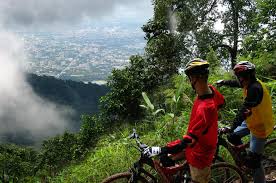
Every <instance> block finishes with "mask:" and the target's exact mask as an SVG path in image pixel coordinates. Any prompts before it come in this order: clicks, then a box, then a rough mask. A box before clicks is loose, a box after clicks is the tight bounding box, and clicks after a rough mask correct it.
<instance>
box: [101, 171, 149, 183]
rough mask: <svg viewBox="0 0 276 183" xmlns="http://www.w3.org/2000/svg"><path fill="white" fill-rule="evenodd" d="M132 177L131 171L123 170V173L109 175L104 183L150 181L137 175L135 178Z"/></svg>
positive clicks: (141, 182)
mask: <svg viewBox="0 0 276 183" xmlns="http://www.w3.org/2000/svg"><path fill="white" fill-rule="evenodd" d="M131 179H132V173H131V172H122V173H117V174H114V175H111V176H109V177H107V178H106V179H105V180H103V181H102V183H131V182H137V183H148V181H147V180H146V179H145V178H144V177H141V176H138V177H135V180H131Z"/></svg>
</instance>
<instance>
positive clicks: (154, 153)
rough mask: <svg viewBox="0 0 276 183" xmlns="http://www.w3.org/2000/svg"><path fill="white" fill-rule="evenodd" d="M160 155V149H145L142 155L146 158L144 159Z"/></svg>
mask: <svg viewBox="0 0 276 183" xmlns="http://www.w3.org/2000/svg"><path fill="white" fill-rule="evenodd" d="M160 153H161V147H147V148H146V149H145V150H144V152H143V154H144V155H145V156H146V157H149V158H150V157H153V156H157V155H159V154H160Z"/></svg>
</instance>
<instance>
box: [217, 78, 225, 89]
mask: <svg viewBox="0 0 276 183" xmlns="http://www.w3.org/2000/svg"><path fill="white" fill-rule="evenodd" d="M223 82H224V80H222V79H221V80H218V81H217V82H216V85H217V86H218V87H221V86H222V85H223V84H224V83H223Z"/></svg>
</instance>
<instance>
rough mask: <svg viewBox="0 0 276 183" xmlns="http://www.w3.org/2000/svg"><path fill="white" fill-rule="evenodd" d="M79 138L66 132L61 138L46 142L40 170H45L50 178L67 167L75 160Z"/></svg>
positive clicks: (43, 146) (57, 137)
mask: <svg viewBox="0 0 276 183" xmlns="http://www.w3.org/2000/svg"><path fill="white" fill-rule="evenodd" d="M76 143H77V137H76V135H75V134H71V133H67V132H65V133H64V134H63V135H61V136H56V137H53V138H51V139H49V140H45V141H44V142H43V144H42V148H41V154H40V162H39V166H40V167H39V168H40V169H45V170H46V171H47V172H48V175H49V176H53V175H56V174H57V172H58V171H59V170H60V169H61V168H62V167H64V166H66V165H67V164H68V163H69V162H70V161H72V160H73V158H74V152H75V148H76Z"/></svg>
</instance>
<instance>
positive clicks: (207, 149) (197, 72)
mask: <svg viewBox="0 0 276 183" xmlns="http://www.w3.org/2000/svg"><path fill="white" fill-rule="evenodd" d="M208 68H209V63H208V62H207V61H205V60H202V59H194V60H192V61H190V62H189V63H188V64H187V65H186V67H185V73H186V75H187V76H188V78H189V80H190V84H191V86H192V88H193V89H194V90H195V92H196V94H197V97H196V99H195V101H194V105H193V108H192V112H191V115H190V121H189V126H188V130H187V133H186V135H184V136H183V138H182V139H181V140H180V139H178V140H175V141H173V142H170V143H168V144H167V145H166V146H165V147H149V148H148V149H146V150H145V152H144V154H146V155H148V156H150V157H151V156H155V155H162V154H174V153H177V152H181V151H182V150H183V149H184V148H185V149H186V150H185V156H186V159H187V161H188V163H189V165H190V171H191V176H192V180H193V182H195V183H207V182H209V179H210V177H211V169H210V167H211V164H212V160H213V157H214V154H215V151H216V145H217V137H218V132H217V130H218V109H219V108H220V107H221V106H222V105H223V104H224V97H223V96H222V95H221V94H220V93H219V92H218V91H217V90H216V89H215V87H213V86H212V85H209V84H208V75H209V70H208Z"/></svg>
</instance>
